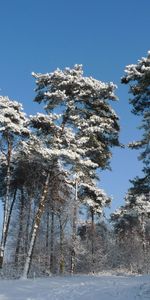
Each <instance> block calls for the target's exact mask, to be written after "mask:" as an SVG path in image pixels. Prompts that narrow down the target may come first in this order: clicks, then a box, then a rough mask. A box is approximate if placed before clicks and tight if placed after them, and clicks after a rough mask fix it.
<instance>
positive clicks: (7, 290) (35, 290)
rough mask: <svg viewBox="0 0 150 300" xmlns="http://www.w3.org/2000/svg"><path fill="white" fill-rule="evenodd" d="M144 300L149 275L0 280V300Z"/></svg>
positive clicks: (149, 288) (148, 290) (149, 293)
mask: <svg viewBox="0 0 150 300" xmlns="http://www.w3.org/2000/svg"><path fill="white" fill-rule="evenodd" d="M66 299H67V300H80V299H82V300H110V299H111V300H134V299H135V300H140V299H142V300H144V299H150V276H148V275H147V276H133V275H132V276H129V275H128V276H112V275H109V276H108V275H107V276H104V275H100V276H96V275H94V276H92V275H76V276H64V277H60V276H59V277H49V278H46V279H34V280H33V279H32V280H31V279H28V280H0V300H66Z"/></svg>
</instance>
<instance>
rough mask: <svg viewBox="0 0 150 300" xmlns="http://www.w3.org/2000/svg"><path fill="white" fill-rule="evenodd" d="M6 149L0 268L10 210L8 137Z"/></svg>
mask: <svg viewBox="0 0 150 300" xmlns="http://www.w3.org/2000/svg"><path fill="white" fill-rule="evenodd" d="M7 143H8V151H7V174H6V194H5V198H4V218H3V227H2V238H1V245H0V268H2V266H3V260H4V251H5V245H6V239H7V233H8V219H9V212H10V203H9V192H10V162H11V153H12V144H11V141H10V139H9V137H8V139H7Z"/></svg>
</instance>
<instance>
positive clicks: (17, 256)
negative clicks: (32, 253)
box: [15, 188, 24, 265]
mask: <svg viewBox="0 0 150 300" xmlns="http://www.w3.org/2000/svg"><path fill="white" fill-rule="evenodd" d="M20 203H21V205H20V213H19V232H18V238H17V245H16V252H15V263H16V264H17V265H18V262H19V252H20V245H21V239H22V238H23V220H24V193H23V188H22V189H21V197H20Z"/></svg>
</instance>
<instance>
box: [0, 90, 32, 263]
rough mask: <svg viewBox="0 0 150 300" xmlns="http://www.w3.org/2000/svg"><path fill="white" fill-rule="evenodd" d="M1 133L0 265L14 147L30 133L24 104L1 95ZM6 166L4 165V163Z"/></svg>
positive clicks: (8, 210) (9, 211)
mask: <svg viewBox="0 0 150 300" xmlns="http://www.w3.org/2000/svg"><path fill="white" fill-rule="evenodd" d="M0 134H1V136H0V137H1V143H0V146H1V149H0V150H1V156H2V158H3V162H4V164H5V174H6V175H5V182H4V183H5V191H4V197H3V203H4V217H3V228H2V238H1V246H0V267H2V264H3V258H4V250H5V244H6V239H7V234H8V225H9V219H10V213H11V199H10V181H11V162H12V155H13V149H14V147H16V144H17V143H18V141H19V139H20V138H21V137H26V136H28V135H29V130H28V129H27V119H26V116H25V114H24V112H23V111H22V105H21V104H20V103H18V102H16V101H12V100H10V99H9V98H8V97H3V96H0ZM3 166H4V165H3Z"/></svg>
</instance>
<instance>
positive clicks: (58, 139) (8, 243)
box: [0, 51, 150, 278]
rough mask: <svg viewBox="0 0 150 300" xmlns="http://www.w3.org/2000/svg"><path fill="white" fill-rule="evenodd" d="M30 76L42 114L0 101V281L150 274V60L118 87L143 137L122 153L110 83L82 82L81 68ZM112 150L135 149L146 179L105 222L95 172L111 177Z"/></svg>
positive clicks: (104, 199) (136, 181)
mask: <svg viewBox="0 0 150 300" xmlns="http://www.w3.org/2000/svg"><path fill="white" fill-rule="evenodd" d="M32 76H33V78H34V79H35V86H36V87H35V94H36V96H35V98H34V102H37V103H39V107H40V110H42V113H37V114H36V115H31V116H27V115H26V113H25V112H24V111H23V107H22V104H21V103H19V102H17V101H16V100H12V99H10V98H8V97H6V96H0V178H1V180H0V199H1V202H2V208H3V224H2V228H1V241H0V277H1V278H20V277H21V278H27V277H34V276H37V277H38V276H44V277H46V276H49V275H51V274H77V273H84V274H89V273H90V274H93V273H98V272H105V271H106V272H107V271H109V270H112V271H114V272H131V273H138V274H142V273H149V272H150V51H149V52H148V54H147V57H142V58H141V59H140V60H138V62H137V64H134V65H128V66H126V68H125V73H124V74H123V76H122V78H121V83H122V84H125V85H127V87H128V91H129V100H128V99H126V101H129V105H130V108H131V111H132V113H133V117H138V118H139V125H140V126H139V132H140V134H141V139H140V140H138V141H129V144H128V145H122V144H121V142H120V140H119V133H120V124H119V116H118V115H117V114H116V112H115V111H114V109H113V102H114V101H116V100H117V95H116V85H115V84H114V83H112V82H109V83H105V82H101V81H99V80H96V79H94V78H92V77H85V76H84V74H83V67H82V65H75V66H74V67H73V68H65V69H64V70H60V69H56V70H55V71H53V72H51V73H46V74H42V73H32ZM114 147H130V148H131V149H139V150H140V155H139V157H138V158H139V160H141V161H142V163H143V170H142V171H143V176H142V177H139V176H138V174H137V176H136V177H135V178H131V180H130V183H131V187H130V188H129V189H128V190H127V192H126V195H125V199H124V200H125V204H124V205H122V206H121V207H120V208H119V209H117V210H116V211H114V212H113V213H112V214H111V215H110V221H109V222H107V221H106V219H105V211H104V210H105V208H106V207H107V206H110V205H111V201H112V199H111V197H110V196H109V195H107V194H106V192H105V191H104V190H103V189H102V188H103V187H102V188H100V187H99V186H100V183H99V182H100V172H99V171H100V170H101V171H103V170H106V169H110V166H111V157H112V149H113V148H114ZM120 176H121V175H120Z"/></svg>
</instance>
